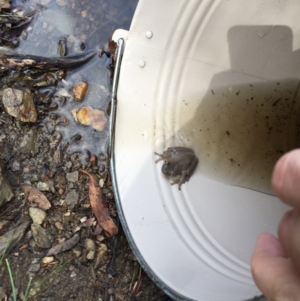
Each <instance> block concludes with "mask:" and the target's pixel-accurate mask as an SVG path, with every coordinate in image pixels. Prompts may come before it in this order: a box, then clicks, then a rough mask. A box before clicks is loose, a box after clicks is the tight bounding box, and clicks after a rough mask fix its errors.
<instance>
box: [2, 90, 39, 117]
mask: <svg viewBox="0 0 300 301" xmlns="http://www.w3.org/2000/svg"><path fill="white" fill-rule="evenodd" d="M2 102H3V104H4V107H5V110H6V112H7V113H8V114H9V115H11V116H13V117H15V118H17V119H18V120H20V121H22V122H36V120H37V111H36V108H35V105H34V102H33V99H32V95H31V93H28V92H26V91H22V90H19V89H13V88H6V89H4V90H3V96H2Z"/></svg>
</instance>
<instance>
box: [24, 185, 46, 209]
mask: <svg viewBox="0 0 300 301" xmlns="http://www.w3.org/2000/svg"><path fill="white" fill-rule="evenodd" d="M22 190H23V192H24V194H25V196H26V198H27V200H28V201H29V202H30V203H32V202H33V203H35V204H37V206H38V207H39V208H40V209H42V210H44V211H46V210H48V209H49V208H51V203H50V202H49V201H48V199H47V198H46V196H45V195H44V194H43V193H42V192H40V191H39V190H38V189H36V188H34V187H32V186H31V185H28V184H23V185H22Z"/></svg>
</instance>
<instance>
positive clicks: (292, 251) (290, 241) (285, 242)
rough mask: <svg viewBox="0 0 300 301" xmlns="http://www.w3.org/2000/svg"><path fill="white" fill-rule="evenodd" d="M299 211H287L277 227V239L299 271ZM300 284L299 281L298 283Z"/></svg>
mask: <svg viewBox="0 0 300 301" xmlns="http://www.w3.org/2000/svg"><path fill="white" fill-rule="evenodd" d="M299 233H300V211H299V210H298V209H293V210H291V211H289V212H287V213H286V214H285V215H284V217H283V219H282V220H281V222H280V224H279V227H278V236H279V240H280V242H281V244H282V246H283V248H284V250H285V251H286V253H287V255H288V257H290V258H291V261H292V262H293V264H294V265H295V267H296V268H297V270H298V272H300V235H299ZM299 285H300V283H299Z"/></svg>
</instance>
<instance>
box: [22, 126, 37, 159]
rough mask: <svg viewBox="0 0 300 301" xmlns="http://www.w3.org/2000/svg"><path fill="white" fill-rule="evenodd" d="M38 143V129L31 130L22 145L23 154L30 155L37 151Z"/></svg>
mask: <svg viewBox="0 0 300 301" xmlns="http://www.w3.org/2000/svg"><path fill="white" fill-rule="evenodd" d="M36 143H37V129H36V128H34V129H31V130H30V131H29V132H28V133H27V134H26V135H25V136H24V137H23V140H22V142H21V144H20V152H21V153H23V154H24V153H30V152H32V151H34V150H36Z"/></svg>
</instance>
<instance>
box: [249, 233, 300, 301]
mask: <svg viewBox="0 0 300 301" xmlns="http://www.w3.org/2000/svg"><path fill="white" fill-rule="evenodd" d="M285 255H286V254H285V251H284V250H283V248H282V246H281V244H280V242H279V241H278V239H277V238H276V237H274V236H272V235H271V234H268V233H263V234H261V235H260V236H259V237H258V240H257V243H256V246H255V250H254V253H253V256H252V260H251V271H252V275H253V279H254V281H255V283H256V285H257V286H258V288H259V289H260V290H261V291H262V292H263V294H264V295H265V296H266V297H267V299H268V300H269V301H275V300H280V301H292V300H300V277H299V275H298V274H297V272H296V270H295V268H294V267H293V265H292V263H291V262H290V261H289V260H288V259H287V258H286V256H285Z"/></svg>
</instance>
